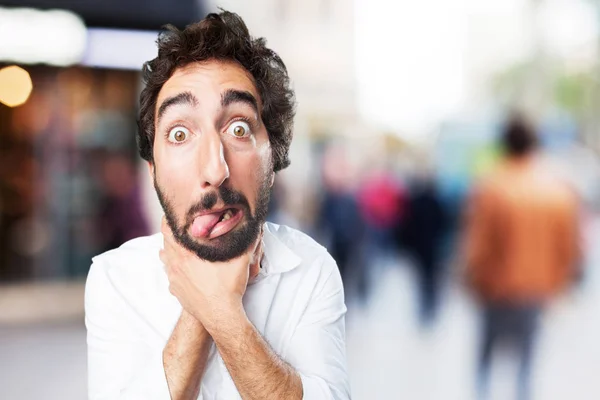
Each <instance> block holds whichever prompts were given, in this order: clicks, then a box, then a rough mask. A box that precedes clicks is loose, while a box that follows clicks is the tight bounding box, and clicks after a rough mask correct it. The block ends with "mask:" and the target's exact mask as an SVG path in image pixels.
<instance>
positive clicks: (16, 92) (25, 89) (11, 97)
mask: <svg viewBox="0 0 600 400" xmlns="http://www.w3.org/2000/svg"><path fill="white" fill-rule="evenodd" d="M32 89H33V83H32V82H31V77H30V76H29V73H28V72H27V71H25V70H24V69H23V68H21V67H17V66H16V65H12V66H10V67H6V68H2V69H0V103H3V104H6V105H7V106H9V107H17V106H20V105H22V104H24V103H25V102H26V101H27V99H28V98H29V95H30V94H31V90H32Z"/></svg>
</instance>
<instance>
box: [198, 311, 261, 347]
mask: <svg viewBox="0 0 600 400" xmlns="http://www.w3.org/2000/svg"><path fill="white" fill-rule="evenodd" d="M248 324H250V320H248V316H247V315H246V311H245V310H244V307H243V306H242V305H240V306H233V307H230V308H227V309H226V310H221V312H220V313H219V316H218V318H215V319H213V320H212V321H211V322H210V323H207V324H206V326H205V328H206V330H207V331H208V333H209V334H210V336H211V337H212V338H213V340H214V341H215V343H217V342H218V341H220V340H222V339H227V338H230V337H231V336H232V335H238V334H239V333H241V331H243V330H244V329H245V328H246V327H247V325H248Z"/></svg>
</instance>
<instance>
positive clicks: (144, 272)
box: [85, 12, 349, 400]
mask: <svg viewBox="0 0 600 400" xmlns="http://www.w3.org/2000/svg"><path fill="white" fill-rule="evenodd" d="M143 74H144V81H145V83H146V87H145V89H144V90H143V91H142V93H141V96H140V103H141V104H140V120H139V126H140V130H139V137H138V139H139V147H140V154H141V156H142V157H143V158H144V159H145V160H146V161H148V165H149V171H150V174H151V177H152V179H153V180H154V186H155V188H156V192H157V194H158V198H159V200H160V202H161V205H162V207H163V209H164V212H165V218H164V219H163V225H162V234H158V235H154V236H150V237H144V238H138V239H134V240H132V241H130V242H127V243H125V244H124V245H123V246H121V247H120V248H118V249H115V250H112V251H109V252H107V253H105V254H102V255H100V256H98V257H95V258H94V260H93V261H94V262H93V265H92V268H91V270H90V273H89V277H88V281H87V286H86V301H85V304H86V325H87V329H88V363H89V397H90V398H91V399H144V400H147V399H169V398H171V399H174V400H175V399H177V400H179V399H196V398H200V399H204V400H208V399H239V398H243V399H257V400H258V399H260V400H264V399H301V398H305V399H348V398H349V385H348V377H347V373H346V360H345V332H344V315H345V312H346V307H345V305H344V294H343V289H342V282H341V279H340V275H339V272H338V270H337V267H336V265H335V262H334V261H333V259H332V258H331V257H330V256H329V255H328V254H327V252H326V250H324V248H322V247H321V246H319V245H318V244H317V243H315V242H314V241H313V240H312V239H310V238H309V237H307V236H305V235H304V234H302V233H300V232H298V231H295V230H292V229H289V228H287V227H284V226H277V225H273V224H269V223H265V217H266V215H267V208H268V202H269V192H270V189H271V186H272V184H273V179H274V174H275V172H277V171H279V170H281V169H283V168H285V167H286V166H287V165H288V164H289V160H288V150H289V146H290V142H291V139H292V120H293V115H294V95H293V92H292V90H291V89H290V86H289V79H288V75H287V71H286V68H285V65H284V64H283V62H282V61H281V59H280V58H279V56H277V54H275V53H274V52H273V51H272V50H270V49H268V48H267V47H265V41H264V39H254V38H252V37H251V36H250V35H249V33H248V30H247V28H246V26H245V24H244V22H243V21H242V19H241V18H240V17H239V16H237V15H236V14H233V13H229V12H222V13H220V14H210V15H208V16H207V17H206V18H205V19H204V20H202V21H200V22H199V23H196V24H193V25H191V26H188V27H187V28H186V29H185V30H183V31H179V30H177V29H176V28H173V27H170V28H168V30H167V31H166V32H164V33H163V34H161V35H160V36H159V39H158V57H157V58H155V59H154V60H152V61H150V62H148V63H146V64H145V65H144V69H143ZM159 257H160V258H159Z"/></svg>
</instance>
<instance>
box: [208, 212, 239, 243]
mask: <svg viewBox="0 0 600 400" xmlns="http://www.w3.org/2000/svg"><path fill="white" fill-rule="evenodd" d="M228 208H235V210H237V211H236V213H235V215H234V216H233V217H231V218H229V219H228V220H227V221H223V222H220V223H218V224H217V226H215V227H214V228H213V230H212V231H211V232H210V235H208V240H211V239H215V238H217V237H219V236H222V235H224V234H226V233H227V232H229V231H231V230H232V229H233V228H235V227H236V225H237V224H238V223H239V222H240V221H241V220H242V218H243V217H244V213H243V211H242V210H241V209H239V208H236V207H227V208H224V209H223V210H226V209H228ZM213 212H214V211H213Z"/></svg>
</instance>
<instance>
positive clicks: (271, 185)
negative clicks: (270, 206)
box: [269, 171, 275, 187]
mask: <svg viewBox="0 0 600 400" xmlns="http://www.w3.org/2000/svg"><path fill="white" fill-rule="evenodd" d="M274 183H275V171H273V172H272V173H271V184H270V185H269V187H273V184H274Z"/></svg>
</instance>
